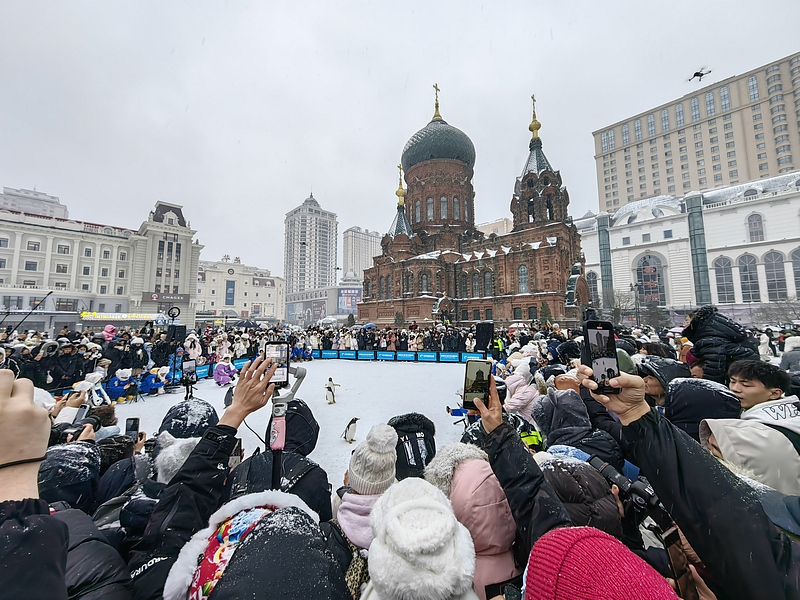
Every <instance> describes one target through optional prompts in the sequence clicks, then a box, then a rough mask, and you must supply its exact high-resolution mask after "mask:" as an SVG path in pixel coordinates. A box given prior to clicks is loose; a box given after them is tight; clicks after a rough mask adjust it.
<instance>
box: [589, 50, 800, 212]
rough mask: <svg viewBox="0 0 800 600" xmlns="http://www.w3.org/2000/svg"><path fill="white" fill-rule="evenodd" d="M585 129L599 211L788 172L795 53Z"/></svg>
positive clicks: (793, 151)
mask: <svg viewBox="0 0 800 600" xmlns="http://www.w3.org/2000/svg"><path fill="white" fill-rule="evenodd" d="M592 135H593V136H594V144H595V162H596V166H597V190H598V197H599V207H600V210H601V211H612V210H616V209H618V208H620V207H622V206H624V205H625V204H627V203H629V202H634V201H636V200H640V199H642V198H650V197H653V196H659V195H674V196H681V195H683V194H686V193H687V192H689V191H690V190H700V191H704V190H707V189H714V188H719V187H727V186H731V185H736V184H738V183H740V182H744V181H752V180H755V179H759V178H764V177H774V176H775V175H779V174H780V173H788V172H790V171H792V170H794V169H796V168H798V167H800V53H798V54H793V55H791V56H788V57H786V58H783V59H781V60H778V61H775V62H773V63H770V64H768V65H764V66H763V67H758V68H757V69H753V70H752V71H749V72H747V73H744V74H742V75H736V76H734V77H729V78H728V79H725V80H723V81H720V82H718V83H714V84H712V85H709V86H707V87H704V88H702V89H700V90H698V91H696V92H693V93H691V94H687V95H686V96H683V97H682V98H679V99H677V100H673V101H671V102H668V103H666V104H663V105H661V106H657V107H655V108H653V109H651V110H648V111H645V112H643V113H640V114H638V115H634V116H632V117H630V118H627V119H624V120H622V121H619V122H617V123H614V124H612V125H609V126H607V127H603V128H602V129H600V130H598V131H595V132H594V133H593V134H592ZM795 156H797V158H794V157H795Z"/></svg>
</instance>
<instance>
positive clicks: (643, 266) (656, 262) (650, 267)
mask: <svg viewBox="0 0 800 600" xmlns="http://www.w3.org/2000/svg"><path fill="white" fill-rule="evenodd" d="M636 280H637V281H638V283H639V300H640V301H641V302H644V303H647V304H657V305H658V306H666V304H667V295H666V292H665V291H664V267H663V266H662V265H661V259H660V258H658V257H657V256H651V255H647V256H643V257H642V258H640V259H639V264H638V265H637V267H636Z"/></svg>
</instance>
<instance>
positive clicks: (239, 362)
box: [233, 358, 247, 370]
mask: <svg viewBox="0 0 800 600" xmlns="http://www.w3.org/2000/svg"><path fill="white" fill-rule="evenodd" d="M246 364H247V359H246V358H237V359H236V360H234V361H233V366H234V367H236V368H237V369H240V370H241V368H242V367H243V366H245V365H246Z"/></svg>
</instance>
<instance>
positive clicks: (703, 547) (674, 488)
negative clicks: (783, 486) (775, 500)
mask: <svg viewBox="0 0 800 600" xmlns="http://www.w3.org/2000/svg"><path fill="white" fill-rule="evenodd" d="M579 371H580V376H581V378H582V379H583V385H585V386H586V387H587V388H589V389H590V390H596V389H597V384H596V383H595V382H593V381H591V380H590V379H589V377H590V376H591V369H589V368H588V367H580V368H579ZM614 382H615V383H616V384H618V385H619V387H620V393H619V394H613V395H610V396H604V395H595V399H596V400H598V401H599V402H601V403H602V404H603V405H605V406H606V408H608V409H609V410H612V411H614V413H616V414H617V415H618V416H619V418H620V420H621V422H622V424H623V435H624V436H625V438H626V439H627V441H628V452H629V457H630V458H631V460H632V461H633V462H635V463H636V464H637V465H638V466H639V468H640V469H641V472H642V474H643V475H644V476H645V477H647V479H648V480H649V482H650V484H651V485H652V486H653V489H654V490H655V492H656V494H657V495H658V497H659V498H660V500H661V502H662V504H663V505H664V508H665V509H666V510H667V512H668V513H669V514H670V516H671V517H672V518H673V519H674V520H675V523H676V524H677V525H678V527H680V529H681V531H682V532H683V535H684V536H685V537H686V539H687V540H688V542H689V544H691V547H692V548H693V549H694V551H695V552H696V553H697V556H698V557H699V558H700V560H701V561H702V562H703V565H704V566H705V570H704V574H703V579H704V580H705V582H706V583H707V584H708V586H709V587H710V588H711V589H712V591H714V593H715V594H716V595H717V597H718V598H733V599H739V598H741V599H745V598H747V599H752V598H764V599H770V600H772V599H776V600H777V599H780V598H794V599H796V598H800V544H798V542H797V541H795V540H793V539H791V538H790V537H789V536H788V535H787V534H786V533H784V532H782V531H780V530H779V529H778V528H777V527H776V526H775V525H773V524H772V522H771V521H770V520H769V519H768V518H767V516H766V514H765V513H764V510H763V508H762V506H761V503H760V502H759V499H758V496H757V495H756V494H754V493H753V492H752V491H751V489H750V487H749V486H748V485H747V484H746V483H744V482H743V481H742V480H740V479H739V478H738V477H737V476H736V475H734V474H733V473H731V472H730V471H729V470H728V469H727V468H725V467H724V466H723V465H722V464H721V463H720V462H718V461H717V459H715V458H714V457H713V456H712V455H711V453H709V452H705V451H703V450H702V449H701V448H700V446H699V445H698V444H697V443H696V442H695V441H694V440H692V438H691V437H689V436H688V435H687V434H686V433H685V432H684V431H682V430H680V429H679V428H677V427H675V426H674V425H673V424H671V423H670V422H669V421H668V420H666V419H665V418H664V417H662V416H661V415H660V414H659V413H658V411H655V410H652V409H651V408H650V406H649V405H648V404H647V402H646V401H645V398H644V382H643V381H642V379H641V378H639V377H635V376H632V375H627V374H623V375H621V376H620V377H619V378H617V379H616V380H614Z"/></svg>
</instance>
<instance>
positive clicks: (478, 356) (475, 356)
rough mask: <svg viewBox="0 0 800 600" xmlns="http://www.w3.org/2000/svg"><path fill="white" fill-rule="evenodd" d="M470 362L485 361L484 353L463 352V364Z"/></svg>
mask: <svg viewBox="0 0 800 600" xmlns="http://www.w3.org/2000/svg"><path fill="white" fill-rule="evenodd" d="M468 360H483V353H479V352H462V353H461V362H467V361H468Z"/></svg>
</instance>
